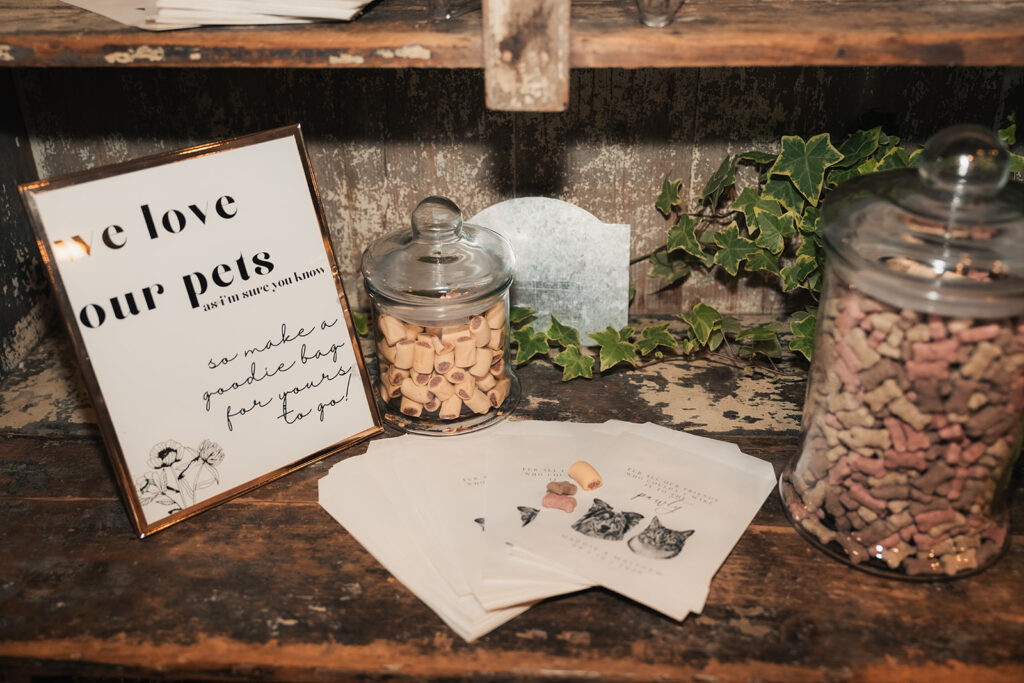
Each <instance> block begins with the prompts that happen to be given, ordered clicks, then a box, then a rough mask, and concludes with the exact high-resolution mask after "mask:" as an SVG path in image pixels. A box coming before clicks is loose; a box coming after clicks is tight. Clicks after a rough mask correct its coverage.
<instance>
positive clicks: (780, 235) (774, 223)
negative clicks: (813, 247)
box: [755, 213, 796, 256]
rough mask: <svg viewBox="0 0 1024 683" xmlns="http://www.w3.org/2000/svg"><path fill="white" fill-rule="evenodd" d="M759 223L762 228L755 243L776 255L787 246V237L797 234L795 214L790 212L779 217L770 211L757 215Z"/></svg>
mask: <svg viewBox="0 0 1024 683" xmlns="http://www.w3.org/2000/svg"><path fill="white" fill-rule="evenodd" d="M757 225H758V227H760V228H761V234H760V235H758V236H757V239H756V240H755V243H756V244H757V246H759V247H761V248H762V249H767V250H768V251H770V252H771V253H773V254H775V255H776V256H778V255H779V254H781V253H782V250H783V249H784V248H785V246H786V239H787V238H789V237H792V236H793V235H795V234H796V228H795V227H794V221H793V216H792V215H790V214H786V215H785V216H782V217H777V216H773V215H771V214H770V213H761V214H758V216H757Z"/></svg>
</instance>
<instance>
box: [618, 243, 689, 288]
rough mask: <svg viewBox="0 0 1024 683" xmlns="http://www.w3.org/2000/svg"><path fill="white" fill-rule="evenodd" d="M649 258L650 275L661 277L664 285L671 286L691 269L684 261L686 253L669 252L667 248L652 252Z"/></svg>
mask: <svg viewBox="0 0 1024 683" xmlns="http://www.w3.org/2000/svg"><path fill="white" fill-rule="evenodd" d="M649 260H650V263H651V265H652V266H653V267H652V268H651V272H650V275H651V277H660V278H663V279H664V280H665V285H664V286H665V287H671V286H672V285H674V284H675V283H677V282H679V281H680V280H682V279H683V278H685V277H686V276H687V275H689V274H690V273H691V272H692V270H693V269H692V268H690V266H689V265H688V264H687V263H686V254H682V253H678V252H670V251H668V250H667V249H661V250H659V251H656V252H654V253H653V254H651V258H650V259H649ZM631 286H632V285H631Z"/></svg>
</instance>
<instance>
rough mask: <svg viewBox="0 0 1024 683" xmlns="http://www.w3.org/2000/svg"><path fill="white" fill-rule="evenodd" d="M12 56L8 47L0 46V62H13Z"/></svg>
mask: <svg viewBox="0 0 1024 683" xmlns="http://www.w3.org/2000/svg"><path fill="white" fill-rule="evenodd" d="M13 61H14V55H13V54H12V53H11V46H10V45H0V62H13Z"/></svg>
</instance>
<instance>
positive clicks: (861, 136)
mask: <svg viewBox="0 0 1024 683" xmlns="http://www.w3.org/2000/svg"><path fill="white" fill-rule="evenodd" d="M881 134H882V127H881V126H875V127H874V128H872V129H870V130H858V131H857V132H856V133H854V134H853V135H851V136H850V137H848V138H846V139H845V140H843V144H841V145H839V153H840V154H842V155H843V159H842V161H839V162H838V163H836V166H837V167H838V168H851V167H853V166H856V165H857V164H859V163H860V162H861V161H863V160H864V159H867V158H868V157H869V156H871V155H872V154H874V153H875V150H876V149H878V138H879V136H880V135H881Z"/></svg>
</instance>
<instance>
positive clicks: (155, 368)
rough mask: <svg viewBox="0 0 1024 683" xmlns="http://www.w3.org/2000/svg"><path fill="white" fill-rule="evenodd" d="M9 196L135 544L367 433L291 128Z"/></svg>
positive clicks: (356, 358) (362, 376)
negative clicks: (60, 326) (78, 375)
mask: <svg viewBox="0 0 1024 683" xmlns="http://www.w3.org/2000/svg"><path fill="white" fill-rule="evenodd" d="M20 189H21V195H22V199H23V200H24V202H25V205H26V207H27V209H28V213H29V216H30V219H31V222H32V225H33V228H34V229H35V231H36V237H37V240H38V242H39V248H40V251H41V252H42V255H43V259H44V260H45V262H46V265H47V268H48V270H49V273H50V277H51V279H52V281H53V285H54V290H55V293H56V298H57V301H58V303H59V305H60V308H61V311H62V313H63V315H64V318H65V321H66V322H67V326H68V329H69V331H70V334H71V338H72V341H73V343H74V347H75V352H76V354H77V357H78V361H79V365H80V367H81V369H82V373H83V375H84V378H85V382H86V385H87V387H88V389H89V392H90V396H91V398H92V401H93V405H94V408H95V409H96V413H97V416H98V419H99V426H100V430H101V432H102V434H103V439H104V441H105V443H106V446H107V450H108V452H109V454H110V457H111V461H112V462H113V466H114V472H115V475H116V477H117V480H118V484H119V485H120V487H121V491H122V493H123V495H124V498H125V501H126V504H127V507H128V510H129V514H130V515H131V518H132V520H133V522H134V524H135V527H136V529H137V530H138V532H139V534H140V536H146V535H148V534H150V533H153V532H155V531H158V530H160V529H163V528H165V527H167V526H169V525H171V524H173V523H175V522H179V521H181V520H183V519H186V518H188V517H190V516H192V515H194V514H196V513H198V512H201V511H203V510H205V509H208V508H210V507H212V506H214V505H217V504H219V503H222V502H224V501H226V500H228V499H230V498H232V497H235V496H237V495H239V494H242V493H244V492H246V491H249V490H251V489H253V488H255V487H257V486H260V485H261V484H264V483H266V482H268V481H271V480H273V479H276V478H278V477H281V476H283V475H285V474H287V473H289V472H291V471H294V470H296V469H298V468H300V467H302V466H304V465H307V464H309V463H310V462H312V461H314V460H316V459H319V458H321V457H324V456H326V455H329V454H331V453H334V452H336V451H338V450H340V449H342V448H345V447H347V446H349V445H351V444H353V443H355V442H357V441H360V440H362V439H365V438H367V437H370V436H372V435H374V434H377V433H379V432H380V431H381V421H380V415H379V414H378V412H377V406H376V402H375V401H374V398H373V395H372V389H371V385H370V382H369V379H368V376H367V373H366V368H365V366H364V362H363V357H362V353H361V352H360V348H359V343H358V339H357V336H356V334H355V332H354V327H353V324H352V318H351V313H350V311H349V307H348V302H347V299H346V297H345V292H344V289H343V287H342V283H341V278H340V276H339V273H338V267H337V263H336V261H335V258H334V252H333V249H332V247H331V241H330V239H329V236H328V232H327V227H326V224H325V222H324V219H323V215H322V212H321V209H320V202H319V197H318V194H317V189H316V184H315V181H314V179H313V174H312V172H311V171H310V166H309V159H308V158H307V156H306V152H305V147H304V145H303V141H302V133H301V130H300V128H299V126H290V127H286V128H280V129H276V130H271V131H267V132H263V133H257V134H255V135H249V136H245V137H240V138H235V139H232V140H226V141H222V142H216V143H212V144H208V145H202V146H199V147H194V148H191V149H186V150H181V151H177V152H171V153H168V154H162V155H158V156H154V157H148V158H145V159H139V160H136V161H131V162H127V163H124V164H119V165H117V166H111V167H106V168H101V169H96V170H93V171H88V172H85V173H80V174H76V175H72V176H67V177H62V178H56V179H50V180H44V181H40V182H35V183H30V184H26V185H22V186H21V188H20Z"/></svg>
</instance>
